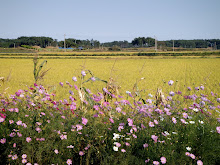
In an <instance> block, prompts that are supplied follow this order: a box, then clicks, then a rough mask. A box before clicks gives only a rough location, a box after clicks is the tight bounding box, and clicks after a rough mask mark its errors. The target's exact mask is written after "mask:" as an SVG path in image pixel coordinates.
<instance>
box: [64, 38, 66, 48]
mask: <svg viewBox="0 0 220 165" xmlns="http://www.w3.org/2000/svg"><path fill="white" fill-rule="evenodd" d="M65 37H66V34H64V50H65V52H66V41H65Z"/></svg>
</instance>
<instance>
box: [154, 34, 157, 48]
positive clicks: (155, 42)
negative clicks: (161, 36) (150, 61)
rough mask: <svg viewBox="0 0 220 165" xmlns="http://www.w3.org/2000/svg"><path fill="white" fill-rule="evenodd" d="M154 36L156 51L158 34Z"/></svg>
mask: <svg viewBox="0 0 220 165" xmlns="http://www.w3.org/2000/svg"><path fill="white" fill-rule="evenodd" d="M154 38H155V51H157V38H156V36H154Z"/></svg>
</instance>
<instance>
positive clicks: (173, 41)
mask: <svg viewBox="0 0 220 165" xmlns="http://www.w3.org/2000/svg"><path fill="white" fill-rule="evenodd" d="M173 52H174V40H173Z"/></svg>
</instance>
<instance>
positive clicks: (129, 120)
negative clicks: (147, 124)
mask: <svg viewBox="0 0 220 165" xmlns="http://www.w3.org/2000/svg"><path fill="white" fill-rule="evenodd" d="M127 121H128V125H129V126H132V125H133V120H132V119H130V118H128V119H127Z"/></svg>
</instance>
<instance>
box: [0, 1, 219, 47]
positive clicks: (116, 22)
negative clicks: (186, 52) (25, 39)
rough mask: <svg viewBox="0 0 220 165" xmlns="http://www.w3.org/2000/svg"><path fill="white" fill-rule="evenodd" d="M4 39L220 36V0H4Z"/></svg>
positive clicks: (0, 29)
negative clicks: (32, 37) (35, 37)
mask: <svg viewBox="0 0 220 165" xmlns="http://www.w3.org/2000/svg"><path fill="white" fill-rule="evenodd" d="M0 3H1V5H0V14H1V15H2V16H3V18H2V20H1V22H0V38H9V39H12V38H13V39H16V38H17V37H21V36H45V37H51V38H53V39H58V40H59V41H60V40H63V38H64V34H66V38H76V39H81V40H85V39H89V40H91V39H94V40H98V41H100V42H102V43H103V42H112V41H123V40H127V41H129V42H131V40H132V39H134V38H136V37H152V38H154V37H155V36H156V37H157V39H158V40H160V41H162V40H163V41H164V40H172V39H174V40H177V39H184V40H190V39H219V38H220V31H219V29H220V20H219V18H218V16H219V15H220V10H219V7H220V1H219V0H210V1H208V0H193V1H190V0H179V1H178V2H177V1H174V0H166V1H163V0H154V1H150V0H139V1H132V0H118V1H116V0H111V1H101V0H94V1H89V0H81V1H75V0H64V1H62V2H61V1H58V0H47V1H43V0H39V1H30V0H20V1H16V0H8V1H6V0H1V2H0Z"/></svg>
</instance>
